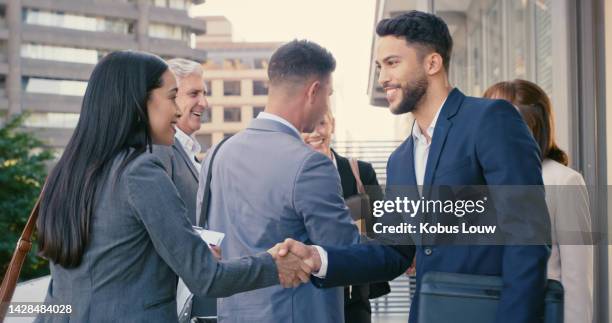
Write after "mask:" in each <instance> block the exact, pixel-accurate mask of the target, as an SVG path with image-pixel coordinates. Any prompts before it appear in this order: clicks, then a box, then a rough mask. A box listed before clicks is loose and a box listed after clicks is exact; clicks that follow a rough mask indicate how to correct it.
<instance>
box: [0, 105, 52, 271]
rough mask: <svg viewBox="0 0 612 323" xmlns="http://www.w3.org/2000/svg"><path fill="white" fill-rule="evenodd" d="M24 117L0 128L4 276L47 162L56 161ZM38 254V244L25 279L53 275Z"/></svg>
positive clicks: (0, 266)
mask: <svg viewBox="0 0 612 323" xmlns="http://www.w3.org/2000/svg"><path fill="white" fill-rule="evenodd" d="M24 118H25V115H19V116H17V117H14V118H11V119H10V120H9V121H8V122H6V124H4V125H2V126H1V127H0V274H1V275H2V276H1V277H3V276H4V273H5V271H6V268H7V266H8V264H9V262H10V260H11V256H12V254H13V251H14V249H15V244H16V242H17V240H18V239H19V236H20V235H21V232H22V230H23V228H24V227H25V224H26V222H27V220H28V216H29V215H30V211H31V210H32V208H33V207H34V204H35V202H36V199H37V198H38V195H39V194H40V190H41V189H42V185H43V183H44V180H45V177H46V176H47V162H48V161H50V160H51V159H52V158H53V155H52V153H51V151H50V150H48V149H46V148H44V145H43V143H42V142H41V141H40V140H38V139H37V138H36V137H35V136H34V135H33V134H31V133H28V132H26V131H23V130H22V129H21V125H22V123H23V121H24ZM34 239H36V238H35V237H34ZM37 251H38V250H37V244H36V243H34V245H33V247H32V251H31V252H30V254H29V255H28V258H27V259H26V262H25V263H24V266H23V269H22V271H21V276H20V278H21V279H22V280H25V279H30V278H35V277H40V276H43V275H47V274H48V273H49V268H48V267H49V266H48V264H47V261H45V260H44V259H42V258H40V257H38V256H37Z"/></svg>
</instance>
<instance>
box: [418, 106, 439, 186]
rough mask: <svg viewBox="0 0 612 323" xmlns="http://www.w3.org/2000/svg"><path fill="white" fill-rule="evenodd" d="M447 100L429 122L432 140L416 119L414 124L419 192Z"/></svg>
mask: <svg viewBox="0 0 612 323" xmlns="http://www.w3.org/2000/svg"><path fill="white" fill-rule="evenodd" d="M445 102H446V99H445V100H444V102H442V105H441V106H440V108H438V112H436V115H435V116H434V118H433V120H432V121H431V124H429V127H427V135H428V136H429V138H430V140H427V138H426V137H425V135H423V133H422V132H421V128H420V127H419V124H418V123H417V122H416V121H415V122H414V124H413V125H412V138H413V139H414V175H415V177H416V181H417V185H418V188H419V193H420V192H421V185H423V182H424V181H425V171H426V168H427V158H428V157H429V149H430V146H431V141H432V140H433V135H434V129H435V128H436V123H437V122H438V117H439V116H440V111H442V107H443V106H444V103H445Z"/></svg>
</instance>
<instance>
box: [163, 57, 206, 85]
mask: <svg viewBox="0 0 612 323" xmlns="http://www.w3.org/2000/svg"><path fill="white" fill-rule="evenodd" d="M168 68H170V70H171V71H172V73H174V75H176V77H177V79H178V80H180V79H182V78H184V77H187V76H189V75H191V74H195V75H199V76H202V75H203V74H204V68H203V67H202V65H201V64H200V63H198V62H194V61H192V60H188V59H184V58H173V59H171V60H169V61H168Z"/></svg>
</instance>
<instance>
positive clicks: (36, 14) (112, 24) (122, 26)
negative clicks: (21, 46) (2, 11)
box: [24, 9, 130, 34]
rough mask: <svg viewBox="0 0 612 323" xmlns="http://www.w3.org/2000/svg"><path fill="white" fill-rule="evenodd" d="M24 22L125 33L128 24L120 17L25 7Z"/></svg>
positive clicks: (127, 29)
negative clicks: (84, 14)
mask: <svg viewBox="0 0 612 323" xmlns="http://www.w3.org/2000/svg"><path fill="white" fill-rule="evenodd" d="M24 22H25V23H26V24H31V25H40V26H50V27H59V28H68V29H78V30H86V31H106V32H113V33H121V34H127V33H128V32H129V29H130V24H129V23H128V22H127V21H125V20H121V19H109V18H104V17H89V16H83V15H75V14H67V13H63V12H53V11H40V10H36V9H26V10H25V12H24Z"/></svg>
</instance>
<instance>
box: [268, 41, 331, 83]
mask: <svg viewBox="0 0 612 323" xmlns="http://www.w3.org/2000/svg"><path fill="white" fill-rule="evenodd" d="M335 69H336V60H335V59H334V56H332V54H331V53H330V52H329V51H328V50H327V49H325V48H323V47H321V46H320V45H319V44H317V43H314V42H311V41H308V40H294V41H291V42H289V43H287V44H284V45H283V46H281V47H279V48H278V49H277V50H276V51H275V52H274V54H272V57H271V58H270V63H269V64H268V78H269V79H270V83H272V84H274V83H278V82H281V81H293V82H296V81H302V80H305V79H306V78H309V77H311V76H317V77H326V76H328V75H329V74H330V73H332V72H333V71H334V70H335Z"/></svg>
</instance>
